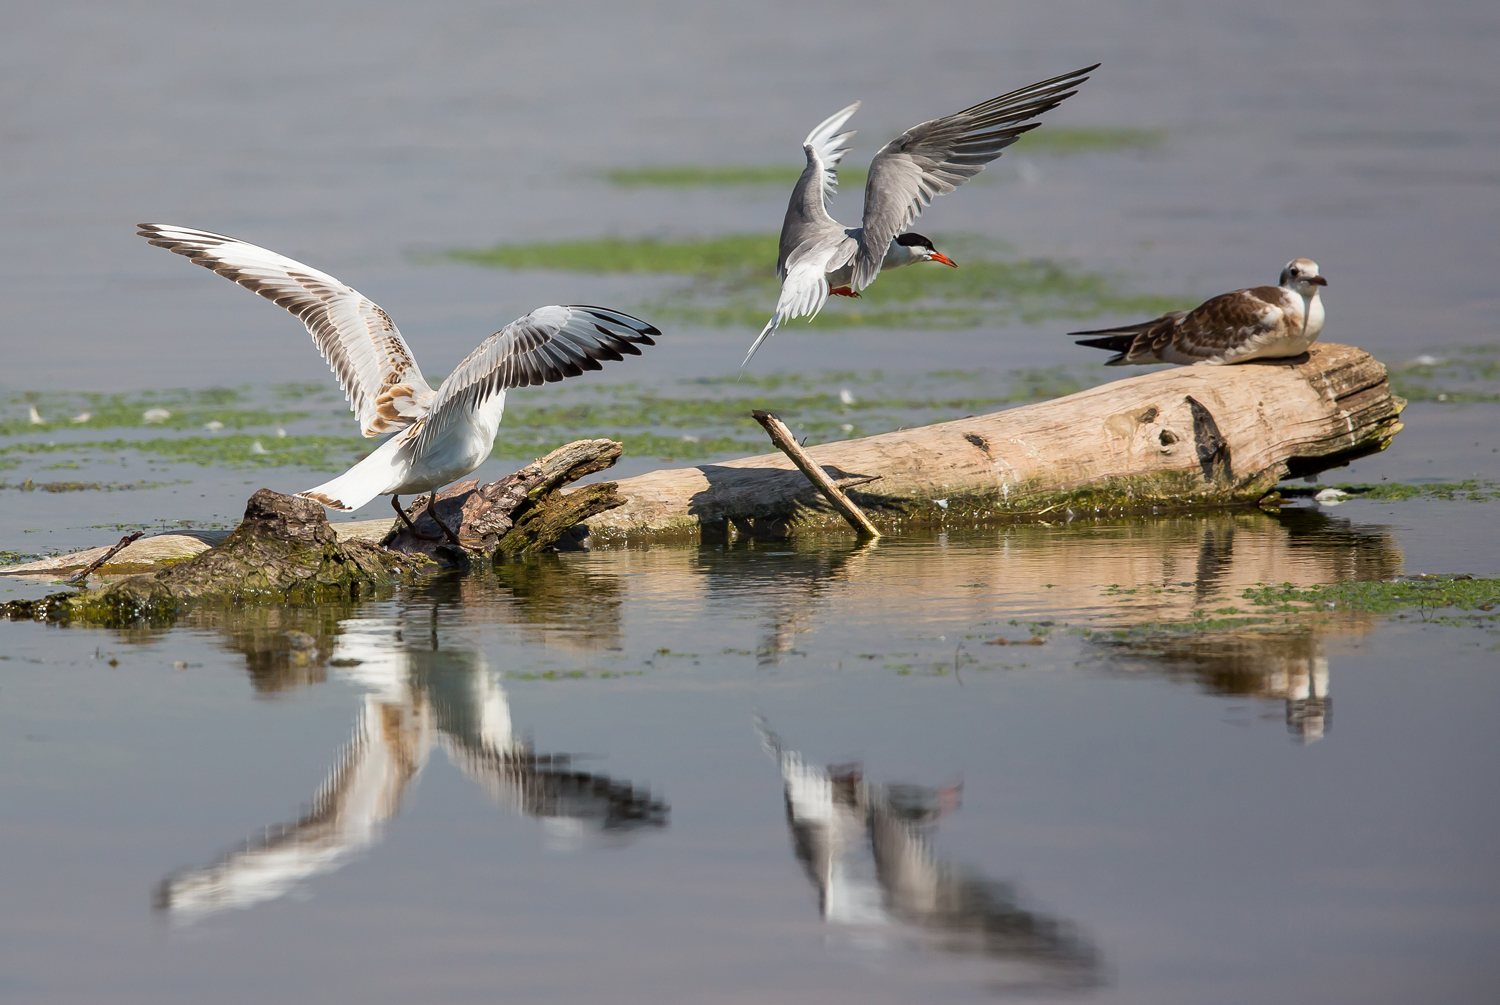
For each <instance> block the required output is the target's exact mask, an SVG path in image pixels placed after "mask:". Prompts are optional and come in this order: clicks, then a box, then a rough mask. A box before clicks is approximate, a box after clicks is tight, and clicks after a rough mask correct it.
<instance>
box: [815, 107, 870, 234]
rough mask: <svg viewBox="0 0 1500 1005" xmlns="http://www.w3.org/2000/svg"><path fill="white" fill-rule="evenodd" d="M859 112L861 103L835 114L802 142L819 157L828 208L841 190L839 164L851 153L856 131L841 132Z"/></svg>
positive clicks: (825, 205) (824, 199) (824, 196)
mask: <svg viewBox="0 0 1500 1005" xmlns="http://www.w3.org/2000/svg"><path fill="white" fill-rule="evenodd" d="M857 111H859V102H858V101H856V102H855V103H854V104H852V105H849V106H848V107H846V108H843V109H840V110H839V111H837V112H834V113H833V114H832V115H830V116H828V118H826V119H824V120H823V121H822V122H819V123H818V125H817V128H815V129H814V130H813V131H812V132H810V133H808V134H807V139H805V140H803V141H802V145H803V147H812V148H813V152H814V153H816V154H817V155H818V163H819V165H820V166H821V168H822V172H823V204H824V208H825V209H826V208H827V205H828V199H829V197H830V196H832V195H833V194H834V193H835V192H837V191H838V188H839V173H838V166H839V162H840V161H842V160H843V159H844V157H845V156H846V155H847V154H848V153H849V151H850V149H852V148H851V147H850V146H849V141H850V140H852V139H853V138H854V130H853V129H851V130H849V131H848V132H847V133H841V132H839V130H840V129H842V128H843V126H844V123H845V122H848V121H849V117H850V116H851V115H853V114H854V113H855V112H857Z"/></svg>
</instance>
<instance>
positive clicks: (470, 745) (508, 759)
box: [155, 612, 669, 922]
mask: <svg viewBox="0 0 1500 1005" xmlns="http://www.w3.org/2000/svg"><path fill="white" fill-rule="evenodd" d="M260 613H264V612H260ZM221 617H223V618H225V620H226V622H227V623H228V624H229V625H232V626H234V627H229V628H228V634H230V635H231V638H232V639H233V640H234V642H233V644H234V645H235V646H236V647H238V646H242V645H244V644H245V641H246V640H247V639H253V638H267V639H269V640H275V639H276V638H278V637H279V633H278V632H276V631H269V630H267V629H266V626H265V622H264V619H262V618H260V617H257V616H252V617H251V618H250V619H249V624H248V625H239V624H238V620H237V619H236V618H235V617H234V616H232V615H231V616H226V615H223V614H221ZM338 627H339V629H340V630H341V634H339V635H338V636H337V639H336V645H335V646H334V647H333V651H332V657H331V658H330V659H326V660H324V663H326V664H327V665H331V666H332V667H333V668H334V670H335V672H336V673H338V674H339V675H341V676H344V677H346V678H347V679H349V680H351V681H353V682H355V683H357V684H360V685H362V686H363V687H364V688H365V689H366V691H367V694H366V695H365V697H364V700H363V701H364V704H363V707H362V708H361V710H360V713H359V716H358V718H357V720H356V722H355V727H354V735H353V738H352V739H351V740H350V741H349V743H348V744H347V745H346V746H345V747H344V748H343V750H342V751H341V754H340V756H339V758H338V761H337V762H336V763H335V765H334V767H333V768H332V770H331V771H330V772H329V774H328V777H327V780H326V781H325V782H324V783H323V785H322V787H321V788H319V790H318V792H317V794H316V795H315V796H314V797H313V800H312V804H311V806H310V808H309V809H308V811H307V813H305V814H304V815H303V816H302V817H300V818H299V819H298V820H296V821H294V822H292V823H288V824H279V825H275V826H272V827H268V828H267V829H266V831H265V833H264V834H263V835H261V836H260V837H257V838H252V839H251V840H249V841H248V842H246V844H245V846H244V847H243V848H241V849H239V850H236V851H234V852H231V853H229V854H228V855H225V856H224V857H223V858H222V859H220V860H219V861H218V862H216V863H215V864H213V865H211V866H208V867H206V868H200V869H193V870H188V871H184V872H180V873H176V874H174V875H172V876H169V877H167V878H166V879H164V880H163V881H162V882H161V884H160V885H159V886H158V887H157V891H156V896H155V906H156V908H157V909H158V910H161V911H164V912H167V913H168V914H170V915H171V916H172V917H173V919H174V920H179V921H185V922H191V921H195V920H198V919H200V918H202V917H204V916H206V915H209V914H212V913H215V912H217V911H221V910H225V909H228V908H246V907H252V906H254V905H256V904H259V903H263V902H265V901H269V900H274V899H276V898H278V897H281V896H283V895H285V894H286V893H288V892H290V891H291V890H293V889H295V888H296V887H297V886H298V885H299V884H301V883H303V882H305V881H307V880H309V879H311V878H313V877H314V876H317V875H320V874H322V873H326V872H330V871H332V870H334V869H337V868H338V867H339V866H341V865H342V864H343V863H344V862H346V861H348V860H349V859H350V858H351V857H353V856H354V855H356V854H357V853H358V852H360V851H361V850H363V849H365V848H367V847H369V846H370V845H372V844H374V843H375V842H377V841H378V840H379V839H380V835H381V829H382V827H383V826H384V824H385V823H386V821H388V820H390V819H391V818H392V817H394V816H395V815H396V814H397V813H398V812H399V811H400V809H401V800H402V797H403V795H404V793H405V792H406V791H407V789H408V787H409V786H410V785H411V783H412V782H414V781H415V780H416V778H417V777H418V776H419V775H420V774H421V772H422V769H423V767H424V766H425V765H426V763H427V757H428V754H429V753H430V751H431V749H432V746H433V744H434V741H436V742H437V744H438V745H439V746H441V748H442V749H443V751H444V752H445V753H446V754H447V755H448V757H449V759H450V760H451V761H452V762H453V763H454V764H455V765H457V766H458V767H459V768H460V770H462V771H463V772H464V774H465V775H467V776H468V777H469V778H471V779H473V780H474V781H476V782H478V783H479V784H480V785H481V786H482V787H483V788H484V790H485V791H486V792H487V793H488V794H489V795H490V797H491V798H492V799H494V800H495V801H496V802H498V803H500V804H501V805H503V806H506V807H508V808H510V809H512V810H513V811H515V812H517V813H521V814H524V815H526V816H529V817H533V818H535V819H538V820H540V821H541V822H542V823H543V825H544V826H545V827H546V829H547V834H548V837H549V840H550V841H551V842H552V843H553V844H559V843H560V844H563V845H569V846H576V845H579V844H581V843H582V842H583V841H584V840H585V839H586V838H587V837H588V835H589V834H591V833H593V834H599V835H603V836H606V837H607V838H609V839H611V840H618V839H620V838H621V837H622V836H624V835H626V834H628V833H630V832H631V831H633V830H635V829H637V828H640V827H648V826H650V827H663V826H665V825H666V823H667V816H668V813H669V808H668V806H667V804H666V803H665V802H664V801H662V800H660V799H657V798H654V797H653V796H652V795H651V793H650V792H649V791H648V790H645V789H639V788H636V787H635V786H633V785H631V784H629V783H628V782H620V781H616V780H613V779H611V778H609V777H607V776H603V775H595V774H591V773H588V772H581V771H575V770H573V769H572V768H571V766H570V758H569V756H568V755H566V754H538V753H536V752H535V750H534V749H533V748H532V746H531V744H530V743H529V742H527V741H524V740H521V739H519V738H517V737H516V735H515V733H514V731H513V729H512V724H511V713H510V702H509V699H508V697H507V695H506V693H505V688H504V687H503V686H502V685H501V683H500V679H499V677H498V675H497V674H495V673H494V672H492V671H491V670H490V669H489V668H488V667H487V666H486V665H485V663H484V659H483V656H482V654H481V653H479V652H478V651H462V650H443V649H431V648H426V649H424V648H415V647H413V648H407V646H406V644H405V643H404V641H401V640H399V639H398V636H399V634H400V631H401V629H400V628H399V626H398V624H397V623H396V622H392V621H387V620H383V619H348V620H345V621H343V622H342V623H340V624H339V625H338ZM314 651H318V650H314ZM254 666H255V663H254V661H252V668H253V667H254ZM252 672H253V670H252Z"/></svg>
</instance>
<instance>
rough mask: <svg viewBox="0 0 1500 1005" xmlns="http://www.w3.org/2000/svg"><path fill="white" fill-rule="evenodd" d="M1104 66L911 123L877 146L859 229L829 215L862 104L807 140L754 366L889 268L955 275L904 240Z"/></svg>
mask: <svg viewBox="0 0 1500 1005" xmlns="http://www.w3.org/2000/svg"><path fill="white" fill-rule="evenodd" d="M1098 68H1099V64H1098V63H1095V64H1094V65H1093V66H1087V67H1084V68H1083V69H1081V70H1075V71H1073V72H1072V73H1067V74H1064V75H1063V76H1061V77H1053V78H1052V79H1051V80H1043V81H1041V82H1040V83H1036V84H1032V85H1031V86H1030V87H1023V88H1021V89H1020V90H1019V91H1012V92H1010V93H1009V94H1002V95H1000V96H999V97H998V98H991V99H990V100H988V101H984V102H981V103H980V104H977V105H975V106H973V107H972V108H966V109H964V110H963V111H961V112H955V113H954V114H952V115H947V116H944V117H943V118H940V119H932V120H930V121H927V122H923V123H922V124H921V125H916V126H912V127H911V128H910V129H908V130H907V131H906V132H904V133H902V134H901V135H900V136H898V137H896V138H895V139H894V140H892V141H891V142H889V143H887V144H886V145H885V146H883V147H881V148H880V152H879V153H877V154H876V155H875V159H874V160H872V161H871V162H870V172H869V176H868V178H867V180H866V182H865V208H864V217H863V220H862V223H861V225H860V226H858V227H845V226H844V225H843V224H841V223H839V222H838V221H837V220H835V219H834V218H833V217H832V216H830V215H829V213H828V199H829V197H830V196H832V195H833V194H834V192H835V191H836V190H837V189H838V172H837V170H836V169H837V168H838V165H839V162H840V161H842V160H843V159H844V156H845V155H846V154H847V153H848V152H849V150H850V148H849V146H848V141H849V140H850V139H851V138H852V137H853V136H854V132H853V131H852V130H851V131H849V132H846V133H841V132H839V130H840V129H842V128H843V126H844V123H845V122H847V121H849V117H850V116H851V115H853V114H854V112H855V110H857V109H858V108H859V102H858V101H856V102H855V103H854V104H852V105H850V106H849V107H847V108H845V109H843V110H842V111H839V112H836V113H835V114H833V115H831V116H829V117H828V118H826V119H824V120H823V121H822V122H821V123H819V124H818V126H817V128H816V129H814V130H813V131H812V132H810V133H808V134H807V139H805V140H803V141H802V152H803V153H804V154H805V155H806V157H807V166H806V167H805V168H803V170H802V176H801V177H800V178H798V179H797V184H796V186H795V187H794V188H793V189H792V198H791V202H790V203H789V204H788V205H787V210H786V219H785V221H784V222H783V223H782V225H781V246H780V251H779V253H778V255H777V258H776V278H777V279H780V280H781V295H780V297H778V298H777V301H776V313H775V314H774V315H772V317H771V320H770V321H768V322H766V326H765V328H763V329H761V333H760V336H759V337H758V338H756V340H755V344H754V345H752V346H751V347H750V351H749V352H748V353H746V354H745V362H744V363H742V364H740V365H741V366H742V367H743V366H744V365H745V364H748V363H749V362H750V358H751V357H752V356H754V355H755V351H756V350H757V349H759V348H760V346H761V343H763V342H765V340H766V339H768V338H770V337H771V336H772V335H773V334H775V332H776V329H777V328H778V327H779V326H780V325H782V324H784V323H785V322H786V321H789V320H791V319H792V318H800V317H802V316H804V315H809V317H808V320H809V321H811V320H812V318H815V317H817V316H818V312H819V311H821V310H822V309H823V305H824V304H825V303H826V302H827V301H828V297H829V296H830V295H832V296H840V297H857V296H859V291H860V290H863V289H864V288H865V287H866V286H869V285H870V284H871V283H873V282H874V281H875V277H876V276H877V275H879V274H880V272H881V271H882V270H884V269H896V268H900V267H901V266H903V265H913V264H915V263H917V262H940V263H942V264H943V265H950V266H953V267H954V268H957V267H958V266H957V264H956V263H955V262H954V261H953V260H952V259H950V258H949V257H948V256H947V255H944V254H942V253H941V252H939V251H938V250H937V249H936V248H934V247H933V245H932V242H931V241H930V240H928V239H927V238H925V237H923V236H922V235H921V234H913V233H903V231H905V230H906V228H907V227H909V226H911V225H912V223H913V222H914V221H915V220H916V218H917V216H918V214H920V213H921V212H922V210H924V209H926V208H927V204H928V203H930V202H932V200H933V197H934V196H939V195H942V194H944V193H946V192H952V191H953V190H954V189H956V188H958V186H960V185H962V184H963V183H964V182H966V181H968V180H969V179H970V178H972V177H974V176H975V175H976V174H978V173H979V172H980V171H983V170H984V166H985V165H986V164H988V163H989V162H990V161H992V160H994V159H995V158H997V157H999V156H1000V152H1001V151H1002V150H1004V149H1005V148H1006V147H1008V146H1010V145H1011V144H1012V143H1014V142H1015V141H1016V140H1017V139H1018V138H1020V136H1021V134H1022V133H1024V132H1027V131H1029V130H1032V129H1035V128H1036V127H1037V126H1039V125H1041V123H1040V122H1029V123H1028V122H1026V120H1027V119H1033V118H1036V117H1037V116H1038V115H1041V114H1042V113H1043V112H1046V111H1049V110H1051V109H1053V108H1056V107H1057V106H1058V105H1059V104H1061V103H1062V102H1063V101H1065V100H1066V99H1068V98H1070V97H1072V96H1073V95H1074V94H1076V93H1078V92H1077V90H1076V89H1077V87H1078V85H1080V84H1082V83H1083V82H1084V81H1085V80H1088V74H1090V73H1092V72H1093V71H1094V70H1096V69H1098Z"/></svg>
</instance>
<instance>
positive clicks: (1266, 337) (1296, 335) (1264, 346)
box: [1068, 258, 1328, 366]
mask: <svg viewBox="0 0 1500 1005" xmlns="http://www.w3.org/2000/svg"><path fill="white" fill-rule="evenodd" d="M1327 285H1328V280H1326V279H1324V278H1323V277H1322V275H1320V274H1319V272H1318V263H1317V262H1315V261H1313V260H1312V259H1310V258H1294V259H1292V260H1291V261H1290V262H1287V263H1286V268H1284V269H1282V270H1281V285H1279V286H1256V287H1254V288H1253V289H1248V290H1235V291H1234V292H1233V293H1221V294H1220V295H1219V296H1217V297H1214V298H1213V299H1212V300H1207V301H1205V302H1203V303H1201V304H1199V305H1198V306H1197V307H1194V308H1193V309H1192V310H1190V311H1173V312H1172V313H1171V314H1163V315H1162V316H1161V317H1159V318H1155V319H1153V320H1151V321H1142V322H1141V323H1140V324H1136V325H1121V326H1120V327H1118V328H1100V329H1099V330H1097V331H1090V332H1069V333H1068V334H1069V335H1097V336H1100V337H1099V338H1085V339H1079V340H1078V344H1079V345H1086V346H1092V347H1093V348H1095V349H1108V350H1109V351H1110V352H1113V353H1118V355H1116V356H1114V357H1112V358H1110V359H1109V360H1107V361H1106V362H1105V364H1104V365H1105V366H1126V365H1128V364H1131V363H1243V362H1245V361H1246V360H1251V359H1279V358H1282V357H1285V356H1300V355H1302V354H1303V353H1304V352H1306V351H1307V347H1308V346H1310V345H1312V344H1313V343H1314V342H1316V341H1317V340H1318V336H1319V335H1320V334H1322V331H1323V301H1322V300H1321V299H1319V297H1318V294H1319V293H1320V292H1321V291H1322V288H1323V287H1325V286H1327Z"/></svg>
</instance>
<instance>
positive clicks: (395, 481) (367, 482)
mask: <svg viewBox="0 0 1500 1005" xmlns="http://www.w3.org/2000/svg"><path fill="white" fill-rule="evenodd" d="M405 440H406V437H405V436H404V435H402V434H400V433H397V434H396V435H395V436H392V437H391V438H390V439H389V440H386V441H385V442H384V443H382V444H381V445H380V446H379V447H378V448H377V449H376V450H375V452H374V453H373V454H371V455H370V456H369V457H366V458H365V459H364V460H362V461H360V462H359V463H358V464H356V465H354V467H352V468H350V469H349V470H348V471H345V472H344V473H343V474H341V475H339V476H338V477H337V478H335V479H333V481H330V482H324V483H323V484H322V485H317V486H314V487H313V488H310V489H306V490H304V491H302V492H298V493H297V494H298V495H299V496H304V497H306V498H308V499H311V500H313V501H314V502H320V503H322V504H323V505H324V506H327V507H328V508H329V509H337V510H351V509H359V508H360V507H361V506H363V505H364V504H365V503H367V502H369V501H370V500H371V499H374V498H375V497H376V496H380V495H385V494H386V493H388V492H390V491H391V489H392V488H393V487H394V486H397V485H400V484H401V482H402V481H403V480H405V478H406V474H407V471H408V469H409V468H410V467H411V458H410V456H409V455H408V454H406V453H405V452H404V451H402V449H401V448H402V447H404V446H406V443H405V442H404V441H405Z"/></svg>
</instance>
